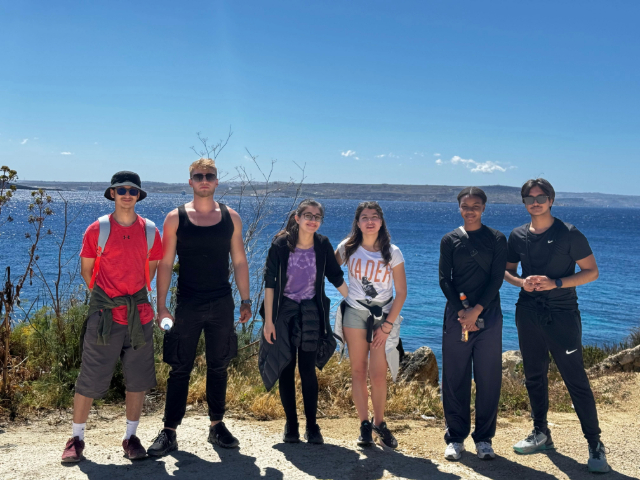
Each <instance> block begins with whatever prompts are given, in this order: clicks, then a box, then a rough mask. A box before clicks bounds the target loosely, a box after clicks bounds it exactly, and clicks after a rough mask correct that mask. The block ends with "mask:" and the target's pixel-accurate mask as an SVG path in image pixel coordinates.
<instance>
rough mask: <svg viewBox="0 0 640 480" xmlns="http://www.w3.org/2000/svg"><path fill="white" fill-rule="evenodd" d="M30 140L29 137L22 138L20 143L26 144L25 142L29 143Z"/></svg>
mask: <svg viewBox="0 0 640 480" xmlns="http://www.w3.org/2000/svg"><path fill="white" fill-rule="evenodd" d="M28 141H29V139H28V138H25V139H24V140H22V141H21V142H20V145H24V144H25V143H27V142H28Z"/></svg>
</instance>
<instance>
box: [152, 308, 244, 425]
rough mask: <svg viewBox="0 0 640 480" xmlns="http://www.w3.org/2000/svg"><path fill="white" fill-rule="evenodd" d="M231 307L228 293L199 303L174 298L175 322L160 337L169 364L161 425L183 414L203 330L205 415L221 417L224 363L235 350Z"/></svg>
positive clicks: (176, 422)
mask: <svg viewBox="0 0 640 480" xmlns="http://www.w3.org/2000/svg"><path fill="white" fill-rule="evenodd" d="M234 309H235V306H234V303H233V297H232V296H231V295H227V296H225V297H223V298H219V299H217V300H213V301H210V302H200V303H195V302H194V303H186V302H184V301H181V300H180V299H178V306H177V307H176V314H175V320H176V322H175V325H174V326H173V328H172V329H171V330H170V331H169V332H167V333H166V334H165V341H164V361H165V362H166V363H168V364H169V365H170V366H171V372H170V373H169V380H168V382H167V401H166V404H165V408H164V426H165V427H169V428H176V427H177V426H178V425H180V423H181V422H182V418H183V417H184V414H185V411H186V406H187V394H188V393H189V379H190V377H191V371H192V370H193V364H194V361H195V358H196V349H197V347H198V341H199V339H200V334H201V333H202V331H203V330H204V340H205V354H206V358H207V404H208V405H209V418H210V419H211V420H222V418H223V416H224V411H225V397H226V395H227V367H228V366H229V362H230V360H231V359H232V358H233V357H235V355H236V353H237V351H238V337H237V336H236V333H235V330H234V327H233V313H234Z"/></svg>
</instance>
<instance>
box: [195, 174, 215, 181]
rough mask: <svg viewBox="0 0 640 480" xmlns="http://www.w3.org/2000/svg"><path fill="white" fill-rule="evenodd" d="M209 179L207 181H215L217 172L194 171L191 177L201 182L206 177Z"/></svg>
mask: <svg viewBox="0 0 640 480" xmlns="http://www.w3.org/2000/svg"><path fill="white" fill-rule="evenodd" d="M205 178H206V179H207V182H213V181H214V180H215V179H216V174H215V173H194V174H193V175H191V179H192V180H194V181H196V182H201V181H203V180H204V179H205Z"/></svg>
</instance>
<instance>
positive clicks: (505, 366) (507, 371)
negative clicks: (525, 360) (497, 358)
mask: <svg viewBox="0 0 640 480" xmlns="http://www.w3.org/2000/svg"><path fill="white" fill-rule="evenodd" d="M521 365H522V354H521V353H520V350H508V351H506V352H504V353H503V354H502V375H505V376H508V377H515V376H516V369H517V368H518V367H519V366H521Z"/></svg>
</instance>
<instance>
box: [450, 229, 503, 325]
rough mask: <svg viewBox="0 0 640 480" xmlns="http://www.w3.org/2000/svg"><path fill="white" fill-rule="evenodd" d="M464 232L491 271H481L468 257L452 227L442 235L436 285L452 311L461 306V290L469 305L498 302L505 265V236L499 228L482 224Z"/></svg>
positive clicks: (492, 304)
mask: <svg viewBox="0 0 640 480" xmlns="http://www.w3.org/2000/svg"><path fill="white" fill-rule="evenodd" d="M467 233H468V234H469V241H470V243H471V244H472V245H473V246H474V247H475V248H476V250H477V251H478V255H479V256H481V257H482V258H484V260H485V263H486V264H487V265H490V266H491V272H490V273H487V272H485V271H484V270H483V269H482V267H481V266H480V265H479V264H478V262H476V261H475V260H474V259H473V257H471V255H470V254H469V251H468V249H467V248H466V247H465V246H464V244H463V243H462V241H461V240H460V238H459V237H458V235H457V234H456V232H455V231H453V232H449V233H447V234H446V235H445V236H444V237H442V240H441V241H440V262H439V276H440V288H441V289H442V293H444V296H445V297H447V300H449V303H450V304H451V306H452V307H453V308H455V310H456V312H457V311H460V310H462V309H463V306H462V302H460V297H459V295H460V292H464V293H465V295H466V296H467V298H468V299H469V304H470V305H471V306H472V307H474V306H475V305H477V304H480V305H482V306H483V307H484V308H485V309H487V308H489V307H492V306H494V305H495V304H496V303H498V304H499V302H500V294H499V290H500V287H501V286H502V281H503V280H504V271H505V267H506V265H507V237H505V235H504V234H503V233H502V232H500V231H498V230H494V229H493V228H489V227H487V226H486V225H482V227H480V228H479V229H478V230H475V231H473V232H467Z"/></svg>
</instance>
